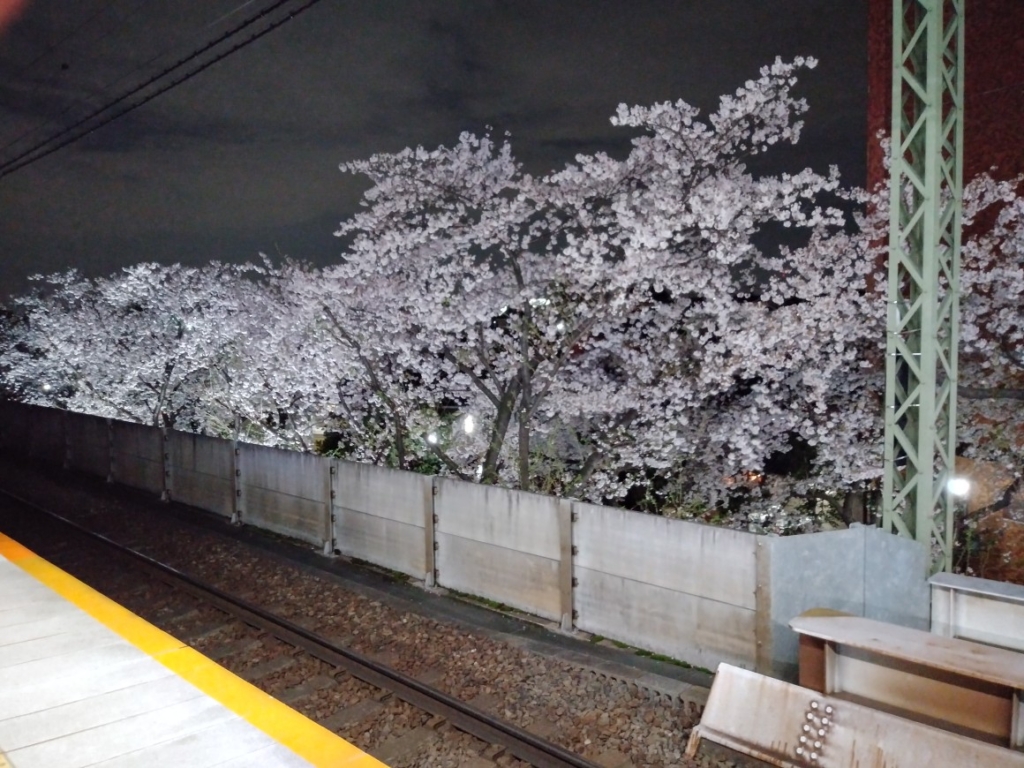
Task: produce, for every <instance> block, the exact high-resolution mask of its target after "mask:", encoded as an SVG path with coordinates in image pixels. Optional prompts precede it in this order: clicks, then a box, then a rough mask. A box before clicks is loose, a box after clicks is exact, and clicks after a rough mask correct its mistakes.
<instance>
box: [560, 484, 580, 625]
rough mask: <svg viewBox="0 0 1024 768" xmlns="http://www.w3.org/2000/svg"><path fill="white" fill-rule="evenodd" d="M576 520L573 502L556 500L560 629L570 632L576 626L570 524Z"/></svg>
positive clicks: (573, 548) (573, 549) (574, 549)
mask: <svg viewBox="0 0 1024 768" xmlns="http://www.w3.org/2000/svg"><path fill="white" fill-rule="evenodd" d="M576 520H577V513H576V512H575V510H574V509H573V503H572V502H571V501H569V500H567V499H559V500H558V544H559V557H558V587H559V592H560V593H561V608H562V610H561V613H562V621H561V626H562V631H563V632H572V631H573V628H574V627H575V626H576V611H575V610H574V607H573V588H574V587H575V586H576V579H575V577H574V576H573V562H572V561H573V555H575V554H576V547H574V546H573V544H572V528H573V526H572V524H573V523H574V522H575V521H576Z"/></svg>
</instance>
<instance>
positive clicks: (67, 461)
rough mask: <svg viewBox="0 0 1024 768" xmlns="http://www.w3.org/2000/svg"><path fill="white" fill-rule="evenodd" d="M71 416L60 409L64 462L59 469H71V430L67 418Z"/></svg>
mask: <svg viewBox="0 0 1024 768" xmlns="http://www.w3.org/2000/svg"><path fill="white" fill-rule="evenodd" d="M70 418H71V416H70V415H69V414H68V412H67V411H61V415H60V431H61V434H62V435H63V436H64V463H63V464H62V466H61V469H71V431H70V430H69V429H68V420H69V419H70Z"/></svg>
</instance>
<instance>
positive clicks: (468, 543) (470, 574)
mask: <svg viewBox="0 0 1024 768" xmlns="http://www.w3.org/2000/svg"><path fill="white" fill-rule="evenodd" d="M437 544H438V550H437V570H438V579H437V583H438V584H439V585H440V586H443V587H447V588H448V589H455V590H458V591H460V592H466V593H468V594H471V595H476V596H478V597H483V598H486V599H488V600H494V601H496V602H499V603H505V604H506V605H510V606H512V607H513V608H518V609H519V610H522V611H526V612H528V613H532V614H535V615H537V616H542V617H544V618H546V619H551V620H553V621H557V620H559V619H560V618H561V591H560V589H559V581H558V561H557V560H553V559H550V558H545V557H538V556H537V555H533V554H529V553H526V552H519V551H517V550H514V549H508V548H505V547H501V546H498V545H496V544H485V543H483V542H479V541H474V540H473V539H464V538H462V537H460V536H452V535H450V534H447V533H438V534H437Z"/></svg>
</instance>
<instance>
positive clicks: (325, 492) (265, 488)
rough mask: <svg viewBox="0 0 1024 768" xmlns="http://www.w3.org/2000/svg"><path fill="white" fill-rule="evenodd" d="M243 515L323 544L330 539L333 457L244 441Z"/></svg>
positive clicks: (240, 465) (241, 448) (259, 524)
mask: <svg viewBox="0 0 1024 768" xmlns="http://www.w3.org/2000/svg"><path fill="white" fill-rule="evenodd" d="M237 467H238V471H239V475H238V479H237V480H236V489H237V490H240V491H241V496H240V497H239V500H238V501H237V502H236V503H237V509H238V513H239V517H240V518H241V520H242V521H243V522H245V523H250V524H252V525H255V526H257V527H259V528H265V529H267V530H268V531H274V532H275V533H280V534H282V535H284V536H290V537H292V538H294V539H299V540H300V541H306V542H309V543H310V544H314V545H316V546H318V547H321V548H322V547H323V546H324V543H325V542H328V541H330V538H331V533H330V520H331V512H330V498H329V494H330V483H329V479H328V472H329V468H330V460H329V459H325V458H322V457H320V456H314V455H312V454H309V453H298V452H297V451H282V450H277V449H274V448H264V447H262V446H258V445H249V444H245V443H239V445H238V463H237Z"/></svg>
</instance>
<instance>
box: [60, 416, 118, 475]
mask: <svg viewBox="0 0 1024 768" xmlns="http://www.w3.org/2000/svg"><path fill="white" fill-rule="evenodd" d="M64 429H65V432H64V434H65V437H66V439H67V446H68V466H70V467H71V468H72V469H77V470H78V471H80V472H86V473H87V474H90V475H95V476H96V477H102V478H104V479H109V478H110V464H111V460H110V459H111V451H110V449H111V435H110V422H109V421H108V420H107V419H103V418H100V417H99V416H86V415H83V414H80V413H76V414H68V418H67V419H66V423H65V425H64Z"/></svg>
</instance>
